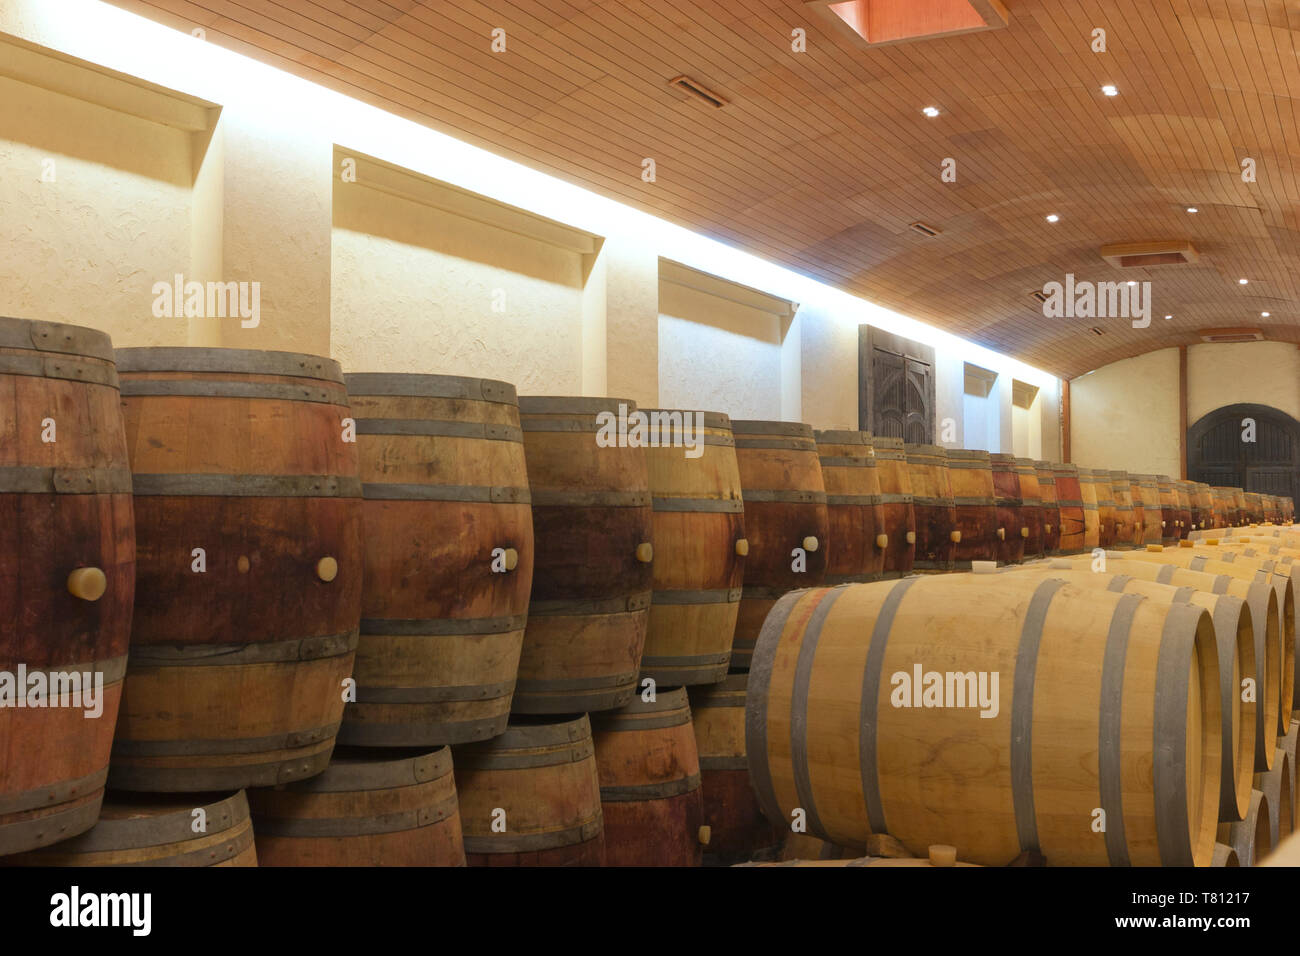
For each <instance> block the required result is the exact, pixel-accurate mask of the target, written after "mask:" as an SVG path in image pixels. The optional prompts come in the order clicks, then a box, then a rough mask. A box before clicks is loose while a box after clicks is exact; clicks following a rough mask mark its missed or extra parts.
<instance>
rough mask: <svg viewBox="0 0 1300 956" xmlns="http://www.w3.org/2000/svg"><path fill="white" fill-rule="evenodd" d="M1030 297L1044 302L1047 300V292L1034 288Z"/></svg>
mask: <svg viewBox="0 0 1300 956" xmlns="http://www.w3.org/2000/svg"><path fill="white" fill-rule="evenodd" d="M1029 297H1030V298H1031V299H1037V300H1038V301H1039V302H1043V303H1045V302H1047V293H1046V292H1044V291H1043V290H1042V289H1034V290H1033V291H1032V292H1030V293H1029Z"/></svg>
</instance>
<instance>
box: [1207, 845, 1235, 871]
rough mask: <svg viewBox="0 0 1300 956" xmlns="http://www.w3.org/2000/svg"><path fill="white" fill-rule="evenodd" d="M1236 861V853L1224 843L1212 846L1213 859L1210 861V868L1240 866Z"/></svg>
mask: <svg viewBox="0 0 1300 956" xmlns="http://www.w3.org/2000/svg"><path fill="white" fill-rule="evenodd" d="M1240 865H1241V864H1240V862H1238V860H1237V851H1236V850H1234V849H1233V848H1232V847H1230V846H1228V845H1227V844H1226V843H1215V844H1214V858H1213V859H1212V860H1211V861H1210V866H1240Z"/></svg>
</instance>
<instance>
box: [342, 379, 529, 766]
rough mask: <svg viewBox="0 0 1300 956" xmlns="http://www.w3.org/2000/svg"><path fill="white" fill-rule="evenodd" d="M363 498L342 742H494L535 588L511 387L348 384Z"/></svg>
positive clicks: (468, 382)
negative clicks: (359, 579) (353, 647)
mask: <svg viewBox="0 0 1300 956" xmlns="http://www.w3.org/2000/svg"><path fill="white" fill-rule="evenodd" d="M346 381H347V386H348V394H349V396H350V397H351V400H352V415H353V418H354V419H355V421H356V431H357V451H358V454H359V457H360V473H361V490H362V495H363V497H364V499H365V501H364V503H363V505H362V514H363V516H364V520H365V536H364V555H365V563H364V569H365V571H364V576H363V585H362V594H361V637H360V641H359V643H358V645H357V658H356V667H355V669H354V671H353V677H355V678H356V682H357V688H356V701H355V702H354V703H352V704H351V705H350V706H348V707H347V709H346V710H345V711H344V713H343V726H342V727H341V728H340V730H339V742H340V743H343V744H358V745H365V746H375V747H433V746H437V745H439V744H449V743H462V742H464V741H468V740H482V739H483V738H485V737H490V736H493V735H494V734H499V733H501V732H502V731H503V730H505V727H506V720H507V718H508V717H509V715H510V698H511V695H512V694H513V693H514V687H515V675H516V673H517V671H518V669H519V652H520V647H521V646H522V644H523V636H524V621H525V619H526V615H527V613H528V594H529V588H530V587H531V585H532V576H533V518H532V511H531V509H530V507H529V492H528V473H527V470H526V468H525V467H524V446H523V433H522V432H521V430H520V427H519V408H518V401H517V399H516V397H515V389H514V386H513V385H510V384H507V383H506V382H496V381H492V380H489V379H479V378H460V377H458V376H451V375H404V374H391V375H390V374H372V373H358V374H352V375H348V376H346Z"/></svg>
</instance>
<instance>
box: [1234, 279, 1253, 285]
mask: <svg viewBox="0 0 1300 956" xmlns="http://www.w3.org/2000/svg"><path fill="white" fill-rule="evenodd" d="M1249 281H1250V280H1249V279H1238V280H1237V285H1245V284H1246V283H1247V282H1249Z"/></svg>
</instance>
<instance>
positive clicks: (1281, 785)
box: [1255, 747, 1295, 846]
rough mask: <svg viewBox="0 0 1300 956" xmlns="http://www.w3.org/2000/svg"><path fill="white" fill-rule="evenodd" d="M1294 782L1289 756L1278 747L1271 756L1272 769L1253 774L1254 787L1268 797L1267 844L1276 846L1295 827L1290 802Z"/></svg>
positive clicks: (1293, 813) (1293, 812)
mask: <svg viewBox="0 0 1300 956" xmlns="http://www.w3.org/2000/svg"><path fill="white" fill-rule="evenodd" d="M1294 784H1295V772H1294V770H1293V769H1292V767H1291V757H1290V756H1289V755H1288V754H1287V752H1286V751H1285V750H1283V749H1282V748H1281V747H1279V748H1278V749H1277V753H1276V754H1274V756H1273V767H1272V769H1270V770H1268V771H1266V772H1264V773H1257V774H1255V789H1256V790H1259V791H1260V792H1261V793H1263V794H1264V796H1265V797H1267V798H1268V842H1269V846H1277V845H1278V844H1279V843H1281V842H1282V840H1284V839H1286V838H1287V837H1289V836H1290V835H1291V831H1292V830H1293V829H1294V828H1295V805H1294V804H1293V803H1292V787H1293V786H1294Z"/></svg>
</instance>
